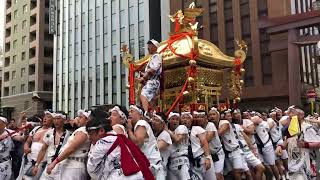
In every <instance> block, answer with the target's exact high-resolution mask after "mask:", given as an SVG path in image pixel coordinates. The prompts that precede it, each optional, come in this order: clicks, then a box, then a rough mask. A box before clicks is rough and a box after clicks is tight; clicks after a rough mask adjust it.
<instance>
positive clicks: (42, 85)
mask: <svg viewBox="0 0 320 180" xmlns="http://www.w3.org/2000/svg"><path fill="white" fill-rule="evenodd" d="M5 4H6V12H5V14H6V18H5V19H6V20H5V27H4V28H5V32H4V34H5V35H4V36H5V39H4V41H5V45H4V63H3V69H2V71H3V76H2V87H1V89H2V92H1V105H2V109H3V113H4V115H5V116H7V117H9V118H10V117H14V118H17V117H18V116H19V114H20V112H21V111H27V114H28V115H32V114H35V113H38V112H41V111H43V110H44V109H51V108H52V88H53V87H52V73H53V65H52V58H53V49H52V48H53V36H52V35H49V34H48V20H49V13H48V7H49V0H6V3H5Z"/></svg>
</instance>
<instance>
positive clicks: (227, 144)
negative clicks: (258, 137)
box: [218, 109, 245, 180]
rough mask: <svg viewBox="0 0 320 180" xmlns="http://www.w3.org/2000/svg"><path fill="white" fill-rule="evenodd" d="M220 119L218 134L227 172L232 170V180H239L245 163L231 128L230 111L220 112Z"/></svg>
mask: <svg viewBox="0 0 320 180" xmlns="http://www.w3.org/2000/svg"><path fill="white" fill-rule="evenodd" d="M221 118H223V119H221V120H220V122H219V130H218V134H219V136H220V137H221V142H222V144H223V147H224V150H225V154H226V158H225V161H226V162H227V164H229V165H230V166H231V167H227V168H228V169H227V170H229V171H230V170H232V172H233V177H234V179H236V180H241V172H242V170H243V168H244V167H243V164H244V163H245V162H244V159H243V151H242V150H241V148H240V145H239V142H238V139H237V137H236V134H235V133H234V130H233V128H232V126H231V122H232V115H231V110H230V109H228V110H226V111H224V112H222V113H221Z"/></svg>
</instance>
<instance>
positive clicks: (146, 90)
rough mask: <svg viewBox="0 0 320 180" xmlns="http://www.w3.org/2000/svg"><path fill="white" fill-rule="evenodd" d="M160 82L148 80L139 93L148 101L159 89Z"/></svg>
mask: <svg viewBox="0 0 320 180" xmlns="http://www.w3.org/2000/svg"><path fill="white" fill-rule="evenodd" d="M159 87H160V82H159V81H158V80H149V81H147V83H146V84H145V85H144V86H143V88H142V90H141V95H143V96H144V97H146V98H147V100H148V102H150V101H151V100H152V99H153V98H154V97H155V96H156V94H157V92H158V91H159Z"/></svg>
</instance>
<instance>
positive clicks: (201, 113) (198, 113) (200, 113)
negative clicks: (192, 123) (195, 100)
mask: <svg viewBox="0 0 320 180" xmlns="http://www.w3.org/2000/svg"><path fill="white" fill-rule="evenodd" d="M193 114H194V115H206V113H205V112H198V111H193Z"/></svg>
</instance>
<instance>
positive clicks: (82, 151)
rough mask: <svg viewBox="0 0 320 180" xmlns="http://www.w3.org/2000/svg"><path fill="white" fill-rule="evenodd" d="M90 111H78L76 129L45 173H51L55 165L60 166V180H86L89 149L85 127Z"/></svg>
mask: <svg viewBox="0 0 320 180" xmlns="http://www.w3.org/2000/svg"><path fill="white" fill-rule="evenodd" d="M90 114H91V111H85V110H79V111H78V118H77V119H76V122H75V123H76V125H77V127H79V128H77V129H76V130H75V131H74V132H73V133H72V134H71V136H70V137H69V138H68V140H67V142H66V144H65V145H64V146H63V147H62V148H61V151H60V153H59V156H58V157H57V158H56V159H55V160H54V161H53V162H52V163H51V164H49V165H48V167H47V172H50V171H52V170H53V169H54V168H55V167H56V166H57V164H61V175H60V178H61V179H62V180H73V179H77V180H86V179H87V171H86V163H85V162H86V159H87V155H88V152H89V148H90V141H89V138H88V133H87V131H86V125H87V123H88V121H89V120H90Z"/></svg>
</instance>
